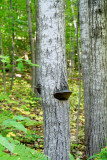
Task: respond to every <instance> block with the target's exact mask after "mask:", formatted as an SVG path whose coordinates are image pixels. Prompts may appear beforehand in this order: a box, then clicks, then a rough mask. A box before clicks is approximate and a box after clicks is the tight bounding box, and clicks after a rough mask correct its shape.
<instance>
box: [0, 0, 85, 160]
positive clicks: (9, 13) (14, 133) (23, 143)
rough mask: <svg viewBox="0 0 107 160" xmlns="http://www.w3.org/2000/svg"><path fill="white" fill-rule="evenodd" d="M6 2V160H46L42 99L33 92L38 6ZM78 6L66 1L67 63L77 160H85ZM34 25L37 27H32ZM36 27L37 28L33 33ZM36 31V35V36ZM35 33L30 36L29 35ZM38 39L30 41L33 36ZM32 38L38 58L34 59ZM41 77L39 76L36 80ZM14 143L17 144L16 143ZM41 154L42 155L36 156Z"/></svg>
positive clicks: (0, 92)
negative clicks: (44, 153)
mask: <svg viewBox="0 0 107 160" xmlns="http://www.w3.org/2000/svg"><path fill="white" fill-rule="evenodd" d="M26 3H27V1H26V0H1V1H0V52H1V54H0V159H1V160H6V159H9V160H11V159H21V160H23V159H25V158H26V159H29V160H30V159H32V160H33V159H41V160H42V159H44V155H43V150H44V144H43V138H44V135H43V112H42V108H41V98H37V96H36V94H35V93H34V92H33V91H34V90H35V86H33V85H32V83H33V82H32V76H31V75H33V74H32V69H34V70H35V67H39V66H37V65H35V64H34V59H35V55H36V30H37V28H36V16H37V2H36V0H31V1H30V21H31V24H29V21H28V16H29V15H28V13H29V10H28V8H27V7H28V6H27V4H26ZM78 17H79V12H78V1H77V0H66V3H65V20H66V28H65V33H66V57H67V73H68V81H69V88H70V90H71V91H72V95H71V96H70V134H71V135H70V138H71V144H70V151H71V159H74V158H73V157H72V155H73V156H74V157H75V159H76V160H79V159H81V160H83V159H84V160H85V159H86V158H85V145H84V122H85V120H84V103H83V102H84V96H83V82H82V74H81V58H80V57H81V41H80V25H79V18H78ZM30 25H31V26H30ZM30 27H31V28H30ZM30 29H31V30H30ZM29 30H30V34H29ZM29 35H30V36H32V37H30V36H29ZM31 38H32V45H33V47H34V48H33V49H34V52H32V54H33V56H34V58H33V59H32V55H31V51H32V50H31ZM35 76H36V75H35ZM10 142H11V143H10ZM35 150H36V152H35Z"/></svg>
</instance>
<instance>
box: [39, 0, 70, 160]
mask: <svg viewBox="0 0 107 160" xmlns="http://www.w3.org/2000/svg"><path fill="white" fill-rule="evenodd" d="M64 10H65V8H64V0H60V1H56V0H53V1H52V0H48V1H46V0H38V20H39V21H38V23H39V24H38V27H39V29H38V31H39V34H38V33H37V34H38V36H39V42H38V46H39V47H38V48H39V52H40V83H41V97H42V106H43V116H44V153H45V155H47V156H48V157H50V158H51V160H69V152H70V134H69V101H68V100H58V99H56V98H55V97H54V93H55V92H57V90H64V89H68V82H67V70H66V57H65V12H64Z"/></svg>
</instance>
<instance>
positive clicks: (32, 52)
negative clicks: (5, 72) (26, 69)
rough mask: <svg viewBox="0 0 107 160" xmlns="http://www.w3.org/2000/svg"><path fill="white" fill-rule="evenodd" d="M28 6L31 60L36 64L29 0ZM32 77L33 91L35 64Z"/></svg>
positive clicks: (27, 1)
mask: <svg viewBox="0 0 107 160" xmlns="http://www.w3.org/2000/svg"><path fill="white" fill-rule="evenodd" d="M26 8H27V16H28V27H29V38H30V48H31V62H32V63H34V64H35V52H34V43H33V37H32V22H31V10H30V2H29V0H26ZM31 77H32V80H31V86H32V91H34V88H35V66H32V71H31Z"/></svg>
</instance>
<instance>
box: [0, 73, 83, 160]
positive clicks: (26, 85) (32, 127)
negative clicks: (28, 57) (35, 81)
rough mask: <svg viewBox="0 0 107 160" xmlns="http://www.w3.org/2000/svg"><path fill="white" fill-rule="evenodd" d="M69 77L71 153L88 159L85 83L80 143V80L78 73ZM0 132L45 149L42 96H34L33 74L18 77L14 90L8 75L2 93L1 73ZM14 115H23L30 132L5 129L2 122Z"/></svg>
mask: <svg viewBox="0 0 107 160" xmlns="http://www.w3.org/2000/svg"><path fill="white" fill-rule="evenodd" d="M72 76H73V77H74V78H73V79H72V78H69V88H70V90H71V91H72V95H71V97H70V133H71V145H70V146H71V154H72V155H73V156H74V157H75V158H76V160H85V158H84V156H85V152H84V150H85V146H84V105H83V85H82V82H81V103H80V112H79V130H78V143H77V137H76V133H77V112H78V103H79V80H78V72H75V73H74V74H73V75H72ZM0 77H1V79H0V117H1V118H0V133H1V134H2V135H3V136H6V137H12V138H13V139H15V140H18V141H20V142H21V143H23V144H25V145H26V146H28V147H30V148H34V149H35V150H37V151H39V152H43V149H44V145H43V112H42V108H41V105H40V101H41V99H37V98H34V97H35V96H34V94H32V92H31V86H30V74H26V76H25V74H24V75H23V76H22V77H21V78H19V77H15V80H14V85H13V89H12V90H11V91H10V81H9V78H8V75H7V78H6V94H5V95H4V92H3V81H2V74H1V75H0ZM15 116H24V117H28V118H30V119H25V120H24V121H23V122H22V123H23V125H24V126H25V127H26V128H27V133H26V134H25V133H24V132H22V131H20V130H16V129H15V128H14V127H11V128H9V127H7V128H5V129H3V127H2V125H1V124H2V123H3V122H4V121H5V120H7V119H13V118H14V117H15Z"/></svg>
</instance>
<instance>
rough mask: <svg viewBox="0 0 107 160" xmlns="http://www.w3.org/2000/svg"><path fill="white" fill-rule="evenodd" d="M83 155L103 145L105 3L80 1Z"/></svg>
mask: <svg viewBox="0 0 107 160" xmlns="http://www.w3.org/2000/svg"><path fill="white" fill-rule="evenodd" d="M80 24H81V49H82V57H81V59H82V71H83V81H84V100H85V138H86V154H87V156H91V155H93V154H95V153H98V152H99V151H100V150H101V148H103V147H104V146H105V145H106V143H107V1H106V0H80Z"/></svg>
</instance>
